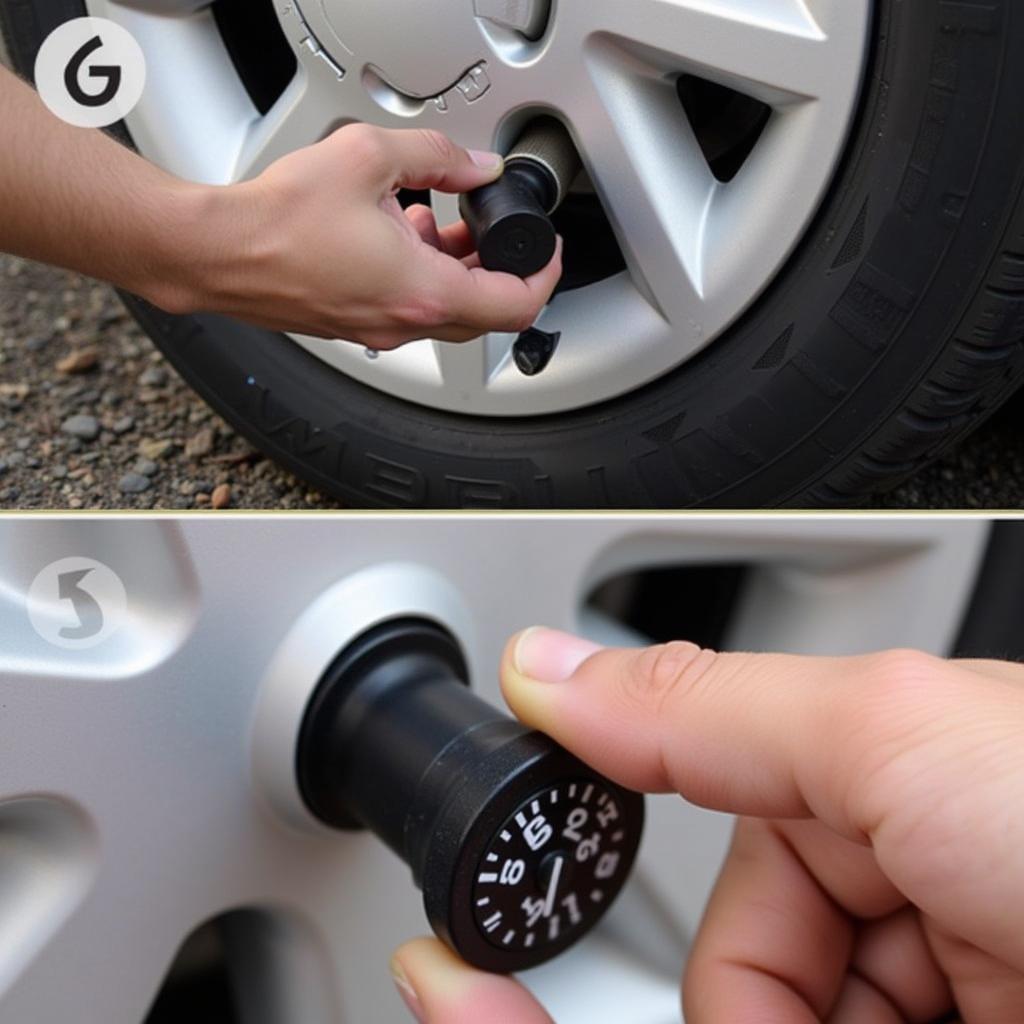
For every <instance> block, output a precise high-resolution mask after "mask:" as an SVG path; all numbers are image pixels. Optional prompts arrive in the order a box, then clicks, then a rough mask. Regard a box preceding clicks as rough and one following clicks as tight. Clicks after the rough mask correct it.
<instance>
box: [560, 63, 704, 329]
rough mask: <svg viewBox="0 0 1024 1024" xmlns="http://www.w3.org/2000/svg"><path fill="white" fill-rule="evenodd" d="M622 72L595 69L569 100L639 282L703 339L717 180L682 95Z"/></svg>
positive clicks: (663, 309) (673, 319) (675, 320)
mask: <svg viewBox="0 0 1024 1024" xmlns="http://www.w3.org/2000/svg"><path fill="white" fill-rule="evenodd" d="M620 70H621V69H620V68H617V67H615V66H613V65H609V64H605V63H598V64H595V65H593V66H592V67H591V73H592V78H591V79H590V80H589V81H584V80H581V84H580V87H579V88H578V89H577V90H575V93H574V96H573V98H572V100H571V101H570V103H569V104H567V106H568V108H569V109H568V113H569V117H570V120H571V121H573V123H574V125H575V126H577V132H576V134H577V138H578V139H579V140H580V143H581V149H582V153H583V157H584V161H585V162H586V164H587V167H588V170H589V172H590V176H591V178H592V180H593V182H594V185H595V187H596V188H597V191H598V193H599V195H600V197H601V199H602V202H603V203H604V206H605V210H606V211H607V213H608V216H609V219H610V220H611V222H612V226H613V227H614V228H615V231H616V234H617V235H618V239H619V243H620V245H621V247H622V250H623V254H624V255H625V257H626V261H627V263H628V264H629V267H630V271H631V272H632V275H633V280H634V282H635V284H636V285H637V287H638V288H639V289H640V290H641V291H642V292H643V293H644V294H645V295H646V296H647V298H648V300H649V301H651V303H652V304H653V305H654V306H655V307H656V308H657V309H658V310H659V312H660V313H661V315H662V316H663V317H664V318H665V319H666V320H667V321H668V322H670V323H671V324H672V325H673V326H675V327H677V328H678V329H679V330H680V331H682V332H685V333H686V334H687V335H693V334H694V333H696V334H697V335H698V336H699V333H700V326H699V325H700V322H701V321H700V307H701V305H702V303H703V299H702V274H703V270H702V245H703V236H704V222H705V218H706V216H707V212H708V209H709V206H710V203H711V200H712V198H713V196H714V194H715V187H716V183H715V179H714V177H713V175H712V174H711V171H710V169H709V168H708V165H707V162H706V161H705V160H704V157H703V155H702V154H701V151H700V147H699V145H698V143H697V140H696V138H695V137H694V134H693V131H692V129H691V128H690V125H689V122H688V121H687V120H686V118H685V116H684V115H683V113H682V111H681V110H680V108H679V105H678V101H677V99H676V96H675V91H674V89H672V88H671V87H669V86H667V85H665V83H660V82H652V81H650V80H646V79H642V78H636V77H631V76H629V75H626V76H625V77H622V76H620V75H619V74H618V73H617V72H618V71H620ZM669 124H671V125H672V129H671V130H669V128H668V125H669ZM685 340H687V341H689V340H692V338H690V337H687V338H686V339H685Z"/></svg>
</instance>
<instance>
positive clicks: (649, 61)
mask: <svg viewBox="0 0 1024 1024" xmlns="http://www.w3.org/2000/svg"><path fill="white" fill-rule="evenodd" d="M580 2H582V3H585V4H586V6H587V17H586V19H585V21H586V23H588V25H589V26H590V27H591V30H592V35H593V37H594V38H596V39H599V40H610V41H611V42H612V44H613V46H616V47H617V48H620V49H623V50H624V51H625V52H627V53H629V55H630V56H631V57H632V58H633V59H635V60H639V61H640V62H641V64H646V65H647V66H648V67H649V68H650V69H651V70H652V71H654V72H656V73H659V74H669V75H674V74H678V73H679V72H680V71H691V72H693V73H695V74H699V75H702V76H703V77H707V78H712V79H715V80H717V81H719V82H721V83H722V84H724V85H729V86H731V87H733V88H736V89H739V90H740V91H743V92H746V93H748V94H750V95H753V96H756V97H757V98H759V99H763V100H764V101H765V102H766V103H770V104H773V105H778V104H780V103H784V102H787V101H791V100H793V99H798V98H815V97H818V96H820V95H822V93H823V91H824V90H827V88H828V83H829V81H830V78H831V76H832V74H833V72H834V68H833V67H832V65H831V58H832V50H831V48H830V47H829V46H828V45H827V44H828V38H829V37H828V36H827V35H826V34H825V32H824V31H823V30H822V28H821V26H820V25H819V24H818V22H817V21H815V20H814V18H812V16H811V15H810V13H809V12H808V10H807V7H806V5H805V4H804V0H761V2H760V3H757V4H751V3H750V2H749V0H631V2H630V3H628V4H623V3H621V2H620V0H580ZM832 20H833V21H838V20H839V19H838V18H833V19H832ZM830 27H831V26H830ZM599 46H600V44H599Z"/></svg>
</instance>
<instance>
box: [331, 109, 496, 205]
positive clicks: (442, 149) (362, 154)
mask: <svg viewBox="0 0 1024 1024" xmlns="http://www.w3.org/2000/svg"><path fill="white" fill-rule="evenodd" d="M351 128H352V129H355V132H356V134H355V135H353V134H352V132H351V129H348V131H349V135H348V142H347V145H348V146H349V147H353V146H354V147H355V151H354V154H353V158H354V160H355V162H356V163H358V164H359V165H360V166H361V167H362V168H363V170H364V171H365V173H366V175H367V178H368V180H369V182H370V183H371V185H372V186H373V187H374V188H380V186H383V191H385V192H391V191H394V190H395V189H402V188H407V189H416V190H420V189H436V190H437V191H439V192H452V193H459V192H470V191H472V190H473V189H475V188H480V187H481V186H482V185H487V184H489V183H490V182H492V181H495V180H496V179H497V178H500V177H501V174H502V172H503V170H504V166H505V162H504V159H503V158H502V156H501V155H500V154H499V153H488V152H483V151H478V150H469V149H463V148H462V147H461V146H457V145H456V144H455V143H454V142H452V140H451V139H450V138H448V136H447V135H443V134H442V133H441V132H436V131H428V130H425V129H413V130H408V129H406V130H401V131H393V130H390V131H389V130H387V129H384V128H374V127H372V126H370V125H353V126H351Z"/></svg>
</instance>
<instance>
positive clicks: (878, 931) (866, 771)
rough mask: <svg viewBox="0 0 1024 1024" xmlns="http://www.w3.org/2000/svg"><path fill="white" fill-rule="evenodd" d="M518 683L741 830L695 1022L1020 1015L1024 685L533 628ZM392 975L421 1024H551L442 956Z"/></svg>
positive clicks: (558, 726)
mask: <svg viewBox="0 0 1024 1024" xmlns="http://www.w3.org/2000/svg"><path fill="white" fill-rule="evenodd" d="M502 684H503V688H504V692H505V696H506V699H507V700H508V702H509V704H510V706H511V707H512V708H513V710H514V711H515V712H516V714H517V715H518V716H519V717H520V718H521V719H522V720H523V721H524V722H527V723H529V724H530V725H532V726H535V727H536V728H538V729H541V730H543V731H544V732H546V733H548V734H549V735H551V736H553V737H554V738H555V739H556V740H558V741H559V742H560V743H561V744H562V745H564V746H565V747H567V748H568V749H569V750H571V751H572V752H573V753H575V754H576V755H577V756H579V757H581V758H582V759H583V760H585V761H586V762H588V763H589V764H590V765H592V766H593V767H594V768H596V769H598V770H600V771H602V772H604V773H605V774H606V775H608V776H609V777H610V778H612V779H614V780H615V781H616V782H619V783H621V784H622V785H625V786H628V787H631V788H634V789H638V790H643V791H646V792H678V793H680V794H682V795H683V796H684V797H685V798H686V799H688V800H690V801H691V802H693V803H696V804H700V805H702V806H705V807H710V808H714V809H716V810H720V811H728V812H732V813H736V814H738V815H741V817H740V819H739V822H738V824H737V828H736V833H735V837H734V840H733V844H732V848H731V850H730V853H729V856H728V858H727V860H726V863H725V866H724V868H723V870H722V873H721V875H720V877H719V879H718V883H717V886H716V888H715V892H714V894H713V896H712V898H711V901H710V904H709V906H708V908H707V912H706V914H705V918H704V921H703V923H702V926H701V929H700V933H699V935H698V937H697V941H696V944H695V947H694V950H693V953H692V956H691V958H690V961H689V963H688V964H687V968H686V977H685V982H684V995H683V1006H684V1011H685V1015H686V1020H687V1022H688V1024H717V1022H728V1024H744V1022H753V1021H758V1022H762V1024H768V1022H772V1024H774V1022H779V1024H808V1022H817V1021H827V1022H829V1024H895V1022H903V1021H908V1022H922V1024H924V1022H930V1021H935V1020H937V1019H939V1018H943V1016H944V1015H947V1014H950V1013H953V1012H956V1014H957V1019H959V1020H962V1021H963V1022H964V1024H1018V1022H1020V1021H1022V1020H1024V928H1022V927H1021V921H1022V912H1021V908H1022V903H1024V895H1022V894H1024V811H1022V809H1021V808H1022V806H1024V742H1022V736H1024V667H1022V666H1018V665H1014V664H1009V663H1004V662H994V661H987V662H986V661H943V660H941V659H938V658H932V657H929V656H927V655H924V654H920V653H916V652H908V651H897V652H888V653H883V654H875V655H868V656H863V657H855V658H802V657H791V656H783V655H750V654H714V653H712V652H710V651H702V650H700V649H699V648H697V647H695V646H693V645H691V644H686V643H678V644H671V645H668V646H663V647H655V648H650V649H647V650H604V649H601V648H598V647H597V646H596V645H594V644H591V643H588V642H585V641H581V640H578V639H576V638H573V637H569V636H567V635H565V634H561V633H555V632H552V631H550V630H545V629H537V630H530V631H527V632H526V633H523V634H520V635H519V636H518V637H516V638H515V639H514V640H513V641H512V642H511V643H510V645H509V647H508V648H507V650H506V653H505V657H504V660H503V664H502ZM683 857H684V861H683V864H682V865H681V867H683V868H685V851H684V853H683ZM392 968H393V972H394V973H395V977H396V981H397V982H398V984H399V989H400V991H402V992H403V995H404V996H405V998H406V1001H407V1002H409V1003H410V1006H411V1007H412V1008H413V1010H414V1012H415V1013H417V1014H418V1015H419V1019H420V1020H421V1021H428V1022H430V1024H435V1022H436V1024H440V1022H444V1024H470V1022H475V1021H479V1020H493V1021H501V1022H502V1024H543V1022H549V1021H550V1018H549V1017H548V1015H547V1014H546V1012H545V1011H544V1010H543V1008H542V1007H541V1006H540V1005H539V1004H538V1003H537V1002H536V1001H535V1000H534V998H533V997H532V996H531V995H530V994H529V993H528V992H527V991H526V989H525V988H523V987H522V986H520V985H519V983H518V982H516V981H515V980H513V979H511V978H504V977H497V976H493V975H487V974H483V973H481V972H478V971H475V970H472V969H471V968H469V967H466V966H465V965H464V964H462V963H461V962H460V961H459V960H458V959H457V958H456V957H455V956H454V955H453V954H451V953H450V952H449V951H448V950H447V949H446V948H444V947H442V946H441V944H440V943H438V942H436V941H435V940H426V939H423V940H418V941H416V942H413V943H410V944H408V945H406V946H403V947H402V948H401V949H400V950H399V951H398V952H397V953H396V955H395V959H394V961H393V963H392Z"/></svg>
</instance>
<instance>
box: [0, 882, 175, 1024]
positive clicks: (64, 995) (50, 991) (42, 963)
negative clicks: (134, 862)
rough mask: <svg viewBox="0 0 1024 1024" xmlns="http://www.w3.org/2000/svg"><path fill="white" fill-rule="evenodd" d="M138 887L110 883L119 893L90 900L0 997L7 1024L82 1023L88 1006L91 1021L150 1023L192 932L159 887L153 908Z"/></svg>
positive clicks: (154, 890) (101, 893)
mask: <svg viewBox="0 0 1024 1024" xmlns="http://www.w3.org/2000/svg"><path fill="white" fill-rule="evenodd" d="M133 881H136V880H129V879H127V878H125V879H119V880H114V879H109V878H108V883H109V886H108V888H109V889H110V890H114V891H107V892H104V891H103V888H104V887H98V888H97V889H96V890H95V891H94V892H93V893H92V894H91V896H90V898H89V899H88V900H87V901H86V902H85V903H84V904H83V905H82V906H81V907H79V908H78V909H77V910H76V911H75V913H74V914H73V916H71V917H70V919H69V920H68V921H67V923H66V924H65V925H64V927H63V928H61V929H60V930H59V931H58V933H57V934H56V935H54V937H53V938H52V939H51V941H50V942H48V943H47V944H46V945H45V946H44V947H43V948H42V949H40V950H38V952H37V953H36V955H35V957H34V958H33V959H32V961H31V962H30V963H29V964H28V965H27V966H26V967H24V969H23V970H21V971H20V972H19V973H18V974H17V976H16V977H15V978H13V979H12V981H11V984H10V985H9V987H7V988H5V989H3V990H2V991H0V1019H3V1020H5V1021H39V1022H47V1024H48V1022H51V1021H52V1022H57V1021H69V1020H80V1019H82V1012H83V1007H88V1019H90V1020H96V1021H110V1022H111V1024H114V1022H125V1024H127V1022H130V1021H140V1020H142V1019H143V1018H144V1017H145V1015H146V1011H147V1010H148V1008H149V1006H150V1004H151V1003H152V1001H153V998H154V997H155V996H156V994H157V992H158V990H159V988H160V984H161V982H162V981H163V979H164V977H165V976H166V973H167V970H168V968H169V967H170V965H171V962H172V960H173V959H174V954H175V953H176V952H177V949H178V947H179V945H180V943H181V941H182V940H183V939H184V937H185V931H181V932H179V931H177V929H176V922H175V920H174V917H175V915H174V913H173V912H170V908H171V907H172V906H173V903H174V901H173V900H168V899H167V897H166V895H165V894H164V893H163V892H162V890H161V887H160V884H159V883H158V882H157V881H156V880H152V881H153V884H152V886H151V891H150V892H149V897H150V898H149V900H148V901H147V899H146V898H145V897H146V894H145V893H144V892H139V891H136V889H135V887H134V886H133V885H132V882H133ZM147 902H148V905H147ZM179 923H180V922H179ZM186 931H187V929H186ZM11 938H12V939H14V938H15V937H14V936H13V935H12V936H11Z"/></svg>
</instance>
